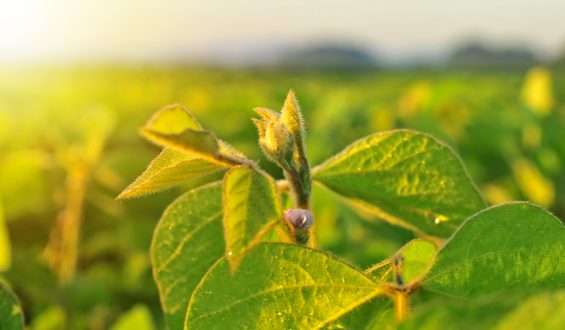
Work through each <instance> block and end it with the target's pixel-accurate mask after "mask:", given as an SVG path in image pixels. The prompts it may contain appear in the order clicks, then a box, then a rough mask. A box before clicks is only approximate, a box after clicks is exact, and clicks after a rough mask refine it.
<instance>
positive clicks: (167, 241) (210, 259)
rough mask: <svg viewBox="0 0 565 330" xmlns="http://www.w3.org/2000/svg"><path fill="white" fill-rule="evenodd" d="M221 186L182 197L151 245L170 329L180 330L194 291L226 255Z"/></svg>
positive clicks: (170, 209) (160, 292) (160, 225)
mask: <svg viewBox="0 0 565 330" xmlns="http://www.w3.org/2000/svg"><path fill="white" fill-rule="evenodd" d="M222 214H223V212H222V185H221V184H219V183H217V184H212V185H207V186H204V187H201V188H198V189H195V190H191V191H189V192H187V193H186V194H184V195H182V196H181V197H179V198H178V199H177V200H176V201H175V202H173V204H171V205H170V206H169V207H168V208H167V210H166V211H165V213H164V214H163V216H162V218H161V220H160V221H159V224H158V225H157V228H156V229H155V234H154V236H153V241H152V245H151V259H152V264H153V274H154V277H155V280H156V282H157V286H158V289H159V295H160V298H161V305H162V307H163V310H164V312H165V316H166V319H167V324H168V325H169V328H170V329H181V328H182V325H183V321H184V316H185V314H186V307H187V306H188V300H189V299H190V295H191V294H192V291H193V290H194V288H195V287H196V285H197V284H198V282H199V281H200V279H201V278H202V276H204V274H205V273H206V271H207V270H208V268H210V266H212V265H213V264H214V262H216V261H217V260H218V259H219V258H221V257H222V255H223V254H224V251H225V248H224V242H223V231H222Z"/></svg>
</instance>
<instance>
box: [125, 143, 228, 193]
mask: <svg viewBox="0 0 565 330" xmlns="http://www.w3.org/2000/svg"><path fill="white" fill-rule="evenodd" d="M225 171H226V168H225V167H223V166H220V165H218V164H217V163H213V162H210V161H208V160H205V159H202V158H198V157H195V156H194V155H192V154H188V153H185V152H182V151H178V150H175V149H171V148H165V149H163V151H162V152H161V153H160V154H159V155H158V156H157V157H156V158H155V159H153V161H152V162H151V163H150V164H149V166H148V167H147V169H146V170H145V171H144V172H143V173H142V174H141V175H140V176H139V177H138V178H137V179H135V181H134V182H133V183H131V184H130V185H129V186H128V187H127V188H126V189H125V190H124V191H123V192H122V193H121V194H120V195H119V196H118V199H126V198H133V197H139V196H145V195H147V194H151V193H154V192H157V191H161V190H164V189H169V188H172V187H176V186H178V185H181V184H182V185H186V184H188V185H191V183H193V182H198V184H200V185H202V184H205V183H208V182H213V181H217V180H221V178H222V177H223V174H224V172H225Z"/></svg>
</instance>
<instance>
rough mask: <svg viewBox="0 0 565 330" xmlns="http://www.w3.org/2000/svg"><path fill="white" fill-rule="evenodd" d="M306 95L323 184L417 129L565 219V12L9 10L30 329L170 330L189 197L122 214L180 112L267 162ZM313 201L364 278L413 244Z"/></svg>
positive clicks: (43, 6) (15, 281)
mask: <svg viewBox="0 0 565 330" xmlns="http://www.w3.org/2000/svg"><path fill="white" fill-rule="evenodd" d="M290 88H292V89H294V91H295V92H296V94H297V96H298V98H299V100H300V102H301V105H302V108H303V111H304V115H305V119H306V125H307V128H308V136H307V143H308V153H309V155H310V158H311V163H312V164H318V163H320V162H321V161H323V160H324V159H326V158H327V157H329V156H330V155H332V154H333V153H335V152H337V151H339V150H341V149H342V148H343V147H344V146H346V145H348V144H349V143H351V142H353V141H354V140H356V139H358V138H360V137H363V136H365V135H367V134H371V133H374V132H378V131H383V130H389V129H394V128H412V129H416V130H420V131H424V132H428V133H430V134H432V135H434V136H436V137H438V138H439V139H441V140H443V141H445V142H446V143H448V144H449V145H450V146H452V147H453V148H454V149H455V150H456V151H457V152H458V153H459V154H460V156H461V158H462V160H463V162H464V163H465V164H466V166H467V169H468V170H469V172H470V174H471V177H472V178H473V179H474V180H475V182H476V183H477V185H478V187H479V189H480V190H481V191H482V193H483V194H484V196H485V198H486V200H487V201H488V202H489V203H490V204H498V203H503V202H506V201H510V200H530V201H532V202H534V203H536V204H539V205H542V206H544V207H547V208H549V210H551V211H552V212H553V213H554V214H556V215H557V216H558V217H560V218H561V219H564V218H565V172H564V171H563V167H564V166H565V1H558V0H537V1H536V0H512V1H510V0H494V1H476V0H474V1H472V0H457V1H453V0H452V1H447V0H431V1H425V2H422V1H418V2H417V1H396V2H390V1H388V2H380V1H362V0H351V1H347V2H344V1H336V0H324V1H318V0H316V1H297V0H290V1H277V2H275V1H259V0H245V1H218V0H210V1H181V0H163V1H145V0H142V1H139V0H98V1H94V0H83V1H71V0H52V1H41V0H2V1H1V2H0V277H1V278H2V281H5V282H7V283H9V285H10V286H11V288H13V289H14V291H15V292H16V293H17V294H18V295H19V297H20V299H21V301H22V304H23V308H24V313H25V315H26V321H27V323H28V324H29V325H30V327H31V329H44V330H46V329H109V328H111V329H161V328H163V318H162V315H161V311H160V306H159V299H158V295H157V290H156V287H155V285H154V283H153V280H152V275H151V267H150V261H149V258H148V251H149V246H150V240H151V235H152V231H153V228H154V227H155V225H156V223H157V221H158V219H159V217H160V215H161V213H162V211H163V210H164V208H165V207H166V205H167V204H168V203H170V202H171V201H172V200H174V198H175V197H177V196H179V195H180V194H181V193H182V188H181V189H176V190H173V191H169V192H165V193H161V194H158V195H154V196H151V197H147V198H143V199H138V200H133V201H129V202H120V203H118V202H116V201H114V197H115V196H116V195H117V194H118V193H119V192H120V191H121V190H122V189H123V188H125V186H126V185H127V184H128V183H130V182H131V181H132V180H133V179H134V178H135V177H136V176H137V175H139V174H140V173H141V172H142V171H143V169H144V168H145V167H146V166H147V164H148V162H149V161H150V160H151V159H152V158H153V157H155V156H156V155H157V153H158V152H159V150H158V148H156V147H154V146H152V145H150V144H149V143H147V142H145V141H144V140H142V139H141V138H140V137H139V136H138V134H137V128H138V127H140V126H141V125H142V124H143V123H144V122H145V121H146V120H147V119H148V118H149V117H150V115H151V114H152V113H153V112H155V111H157V110H158V109H160V108H161V107H163V106H164V105H167V104H171V103H175V102H178V103H181V104H183V105H185V106H187V107H188V108H189V109H190V110H192V111H193V112H194V113H195V114H196V115H197V117H198V118H199V119H200V120H201V122H202V123H203V124H204V125H205V126H206V127H207V128H210V129H212V130H214V131H215V132H216V133H217V135H218V136H219V137H221V138H222V139H224V140H226V141H228V142H230V143H232V144H233V145H234V146H235V147H237V148H238V149H240V150H241V151H243V152H245V153H247V154H248V155H249V156H250V157H251V158H252V159H256V160H258V161H259V162H260V165H261V166H263V167H264V168H265V169H267V170H268V171H269V172H270V173H271V174H273V175H274V176H275V177H277V178H281V177H282V175H281V173H280V171H279V170H277V169H276V168H275V167H274V166H273V165H272V164H270V163H268V162H267V160H266V159H265V158H264V157H263V155H262V154H261V152H260V151H259V148H258V146H257V144H256V140H257V134H256V131H255V129H254V126H253V125H252V123H251V121H250V118H251V117H252V116H253V112H252V109H253V108H254V107H256V106H264V107H269V108H272V109H275V110H278V109H280V107H281V106H282V102H283V100H284V97H285V95H286V93H287V91H288V90H289V89H290ZM334 197H335V196H333V195H332V194H331V193H329V192H327V191H325V190H323V189H320V188H319V187H316V188H315V190H314V193H313V208H314V212H315V213H316V217H317V219H318V220H317V221H320V223H321V225H320V230H321V232H320V235H321V237H320V239H321V245H322V247H323V248H324V249H326V250H329V251H332V252H334V253H336V254H337V255H339V256H342V257H343V258H345V259H346V260H349V261H351V262H354V263H356V264H358V265H360V266H361V267H367V266H369V265H371V264H372V263H375V262H377V261H379V260H381V259H383V258H386V257H388V256H390V255H391V254H392V253H393V252H394V251H395V250H396V249H397V248H398V247H399V246H401V245H402V244H403V243H405V242H406V241H407V240H409V239H410V238H411V237H413V234H412V233H410V232H408V231H405V230H403V229H401V228H397V227H392V226H390V225H388V224H386V223H384V222H382V221H380V220H379V219H374V218H367V217H366V216H364V215H363V214H357V213H356V212H354V211H352V210H349V209H348V208H347V207H346V206H344V205H343V204H342V203H341V202H339V203H335V198H334Z"/></svg>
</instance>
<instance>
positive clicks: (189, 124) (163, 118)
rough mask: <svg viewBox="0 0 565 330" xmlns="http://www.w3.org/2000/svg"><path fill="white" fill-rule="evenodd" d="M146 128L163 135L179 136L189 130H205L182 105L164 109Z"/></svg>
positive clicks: (156, 114) (150, 120)
mask: <svg viewBox="0 0 565 330" xmlns="http://www.w3.org/2000/svg"><path fill="white" fill-rule="evenodd" d="M144 128H145V129H147V130H150V131H153V132H158V133H161V134H179V133H182V132H183V131H185V130H187V129H191V130H195V131H201V130H203V127H202V125H201V124H200V123H199V122H198V120H196V117H195V116H194V115H193V114H192V112H190V111H189V110H188V109H187V108H185V107H183V106H182V105H180V104H173V105H168V106H165V107H163V108H162V109H161V110H159V111H158V112H157V113H155V114H154V115H153V117H151V119H149V121H148V122H147V124H146V125H145V127H144Z"/></svg>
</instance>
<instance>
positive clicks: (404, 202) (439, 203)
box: [313, 130, 485, 237]
mask: <svg viewBox="0 0 565 330" xmlns="http://www.w3.org/2000/svg"><path fill="white" fill-rule="evenodd" d="M313 178H314V179H315V180H316V181H318V182H320V183H322V184H323V185H324V186H326V187H328V188H329V189H331V190H333V191H335V192H337V193H338V194H340V195H342V196H344V197H347V198H349V199H350V200H351V201H352V202H353V203H354V204H355V205H357V206H359V207H361V208H363V209H365V210H368V211H370V212H371V213H373V214H376V215H377V216H379V217H380V218H383V219H385V220H387V221H389V222H392V223H396V224H400V225H403V226H404V227H406V228H409V229H411V230H414V231H417V232H421V233H425V234H428V235H433V236H440V237H447V236H449V235H450V234H451V233H452V232H453V231H454V230H455V229H456V228H457V227H458V225H459V224H461V223H462V222H463V221H464V220H465V219H466V218H468V217H469V216H471V215H472V214H474V213H476V212H478V211H479V210H481V209H483V208H484V207H485V203H484V201H483V199H482V197H481V195H480V194H479V192H478V190H477V188H476V187H475V185H474V184H473V183H472V181H471V179H470V178H469V176H468V174H467V172H466V170H465V168H464V167H463V164H462V163H461V160H460V159H459V158H458V157H457V155H456V154H455V153H454V152H453V151H452V150H451V149H450V148H449V147H448V146H446V145H445V144H443V143H441V142H439V141H437V140H435V139H434V138H432V137H431V136H429V135H426V134H422V133H417V132H414V131H410V130H396V131H389V132H383V133H378V134H374V135H371V136H368V137H365V138H363V139H360V140H358V141H356V142H354V143H353V144H352V145H350V146H349V147H347V148H346V149H345V150H343V151H342V152H341V153H339V154H337V155H336V156H334V157H333V158H330V159H329V160H327V161H326V162H325V163H323V164H322V165H320V166H318V167H317V168H315V169H314V170H313Z"/></svg>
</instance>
